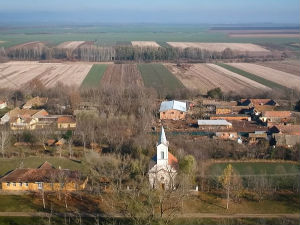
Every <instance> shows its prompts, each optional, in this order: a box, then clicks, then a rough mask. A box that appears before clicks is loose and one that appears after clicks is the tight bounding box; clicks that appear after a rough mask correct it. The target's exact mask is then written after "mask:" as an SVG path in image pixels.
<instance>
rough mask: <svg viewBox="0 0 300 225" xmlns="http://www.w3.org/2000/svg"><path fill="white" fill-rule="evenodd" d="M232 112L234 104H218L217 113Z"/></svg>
mask: <svg viewBox="0 0 300 225" xmlns="http://www.w3.org/2000/svg"><path fill="white" fill-rule="evenodd" d="M231 113H232V106H224V105H217V106H216V114H221V115H223V114H231Z"/></svg>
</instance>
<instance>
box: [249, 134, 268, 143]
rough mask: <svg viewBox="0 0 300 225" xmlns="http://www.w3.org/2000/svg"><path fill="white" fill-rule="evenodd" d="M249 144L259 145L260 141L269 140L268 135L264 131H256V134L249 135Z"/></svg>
mask: <svg viewBox="0 0 300 225" xmlns="http://www.w3.org/2000/svg"><path fill="white" fill-rule="evenodd" d="M248 139H249V144H257V143H258V142H259V141H260V140H268V135H267V133H266V132H263V131H259V132H258V131H256V132H254V133H249V135H248Z"/></svg>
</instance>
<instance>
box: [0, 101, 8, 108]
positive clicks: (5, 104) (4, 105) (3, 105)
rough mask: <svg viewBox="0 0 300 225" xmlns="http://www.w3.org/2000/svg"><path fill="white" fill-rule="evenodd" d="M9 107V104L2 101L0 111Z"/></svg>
mask: <svg viewBox="0 0 300 225" xmlns="http://www.w3.org/2000/svg"><path fill="white" fill-rule="evenodd" d="M6 107H7V102H6V101H2V100H0V109H5V108H6Z"/></svg>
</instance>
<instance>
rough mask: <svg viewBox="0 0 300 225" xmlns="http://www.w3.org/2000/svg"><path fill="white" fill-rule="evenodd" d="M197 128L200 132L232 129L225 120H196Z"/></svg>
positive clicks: (230, 124)
mask: <svg viewBox="0 0 300 225" xmlns="http://www.w3.org/2000/svg"><path fill="white" fill-rule="evenodd" d="M198 127H199V128H200V129H201V130H212V129H215V130H220V129H229V128H232V123H230V122H228V121H226V120H198Z"/></svg>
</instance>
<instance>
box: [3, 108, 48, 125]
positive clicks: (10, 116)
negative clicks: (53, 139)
mask: <svg viewBox="0 0 300 225" xmlns="http://www.w3.org/2000/svg"><path fill="white" fill-rule="evenodd" d="M46 115H49V114H48V112H47V111H46V110H44V109H42V110H33V109H20V108H18V107H16V108H14V109H12V110H10V111H9V112H7V113H6V114H5V115H4V116H3V117H2V118H1V124H5V123H8V122H10V120H15V119H16V118H18V117H22V118H36V119H37V121H38V119H39V118H40V117H43V116H46Z"/></svg>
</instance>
